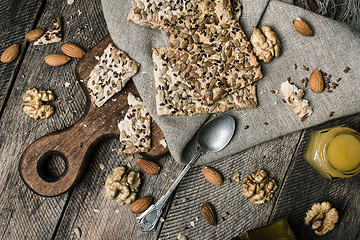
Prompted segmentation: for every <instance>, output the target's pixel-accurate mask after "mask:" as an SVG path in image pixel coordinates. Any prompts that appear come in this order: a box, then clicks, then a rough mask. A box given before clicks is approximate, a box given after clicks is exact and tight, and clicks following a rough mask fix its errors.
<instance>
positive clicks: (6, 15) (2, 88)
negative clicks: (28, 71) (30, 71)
mask: <svg viewBox="0 0 360 240" xmlns="http://www.w3.org/2000/svg"><path fill="white" fill-rule="evenodd" d="M44 2H45V1H43V0H31V1H15V0H5V1H1V2H0V16H1V23H0V55H1V54H2V53H3V51H5V49H6V48H7V47H9V46H10V45H12V44H15V43H17V44H19V45H20V49H21V52H20V54H19V57H18V58H17V59H16V60H15V61H14V62H12V63H10V64H4V63H1V62H0V116H1V115H2V112H3V107H4V103H5V101H6V98H7V97H8V93H10V91H11V88H12V85H13V84H14V81H15V78H16V76H17V74H18V71H19V67H20V65H21V63H22V59H23V57H24V54H25V52H26V49H27V47H28V44H27V43H26V41H25V34H26V33H27V32H28V31H30V30H31V29H32V28H33V26H35V24H36V21H37V16H38V15H39V14H40V12H41V9H42V5H43V4H44Z"/></svg>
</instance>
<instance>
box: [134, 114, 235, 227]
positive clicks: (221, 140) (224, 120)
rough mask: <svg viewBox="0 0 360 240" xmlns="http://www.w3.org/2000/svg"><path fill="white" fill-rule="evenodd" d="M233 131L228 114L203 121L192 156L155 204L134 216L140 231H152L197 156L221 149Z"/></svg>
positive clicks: (231, 120)
mask: <svg viewBox="0 0 360 240" xmlns="http://www.w3.org/2000/svg"><path fill="white" fill-rule="evenodd" d="M234 131H235V120H234V118H233V117H230V116H229V115H222V116H219V117H217V118H214V119H212V120H210V121H208V122H207V123H205V124H204V125H203V126H202V127H201V129H200V130H199V132H198V134H197V143H198V144H197V146H196V152H195V154H194V156H193V157H192V158H191V160H190V161H189V163H188V164H187V165H186V166H185V168H184V170H182V172H181V173H180V175H179V176H178V178H177V179H176V180H175V182H174V183H173V184H172V185H171V187H170V189H169V190H168V191H167V192H166V193H165V195H164V196H162V197H161V198H160V199H159V200H158V201H157V202H156V203H155V204H153V205H151V206H150V207H149V208H148V209H146V211H145V212H143V213H142V214H141V215H140V216H138V217H137V218H136V222H137V224H138V225H139V228H140V230H141V231H142V232H151V231H154V230H155V228H156V225H157V223H158V221H159V219H160V216H161V214H162V209H163V208H164V206H165V204H166V202H167V200H168V199H169V197H170V195H171V193H172V192H173V191H174V190H175V188H176V187H177V185H178V184H179V182H180V181H181V179H182V178H183V177H184V176H185V174H186V173H187V172H188V171H189V169H190V168H191V166H192V165H193V164H194V163H195V162H196V160H198V158H199V157H200V156H201V155H203V154H204V153H206V152H217V151H220V150H222V149H223V148H224V147H225V146H226V145H228V143H229V142H230V140H231V138H232V136H233V135H234Z"/></svg>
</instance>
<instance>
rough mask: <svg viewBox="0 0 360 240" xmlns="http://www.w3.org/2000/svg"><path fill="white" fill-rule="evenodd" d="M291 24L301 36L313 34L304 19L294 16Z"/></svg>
mask: <svg viewBox="0 0 360 240" xmlns="http://www.w3.org/2000/svg"><path fill="white" fill-rule="evenodd" d="M293 25H294V28H295V30H296V31H297V32H298V33H300V34H301V35H303V36H307V37H312V36H314V32H313V30H312V29H311V28H310V26H309V25H308V24H307V23H306V22H305V20H304V19H301V18H295V19H294V20H293Z"/></svg>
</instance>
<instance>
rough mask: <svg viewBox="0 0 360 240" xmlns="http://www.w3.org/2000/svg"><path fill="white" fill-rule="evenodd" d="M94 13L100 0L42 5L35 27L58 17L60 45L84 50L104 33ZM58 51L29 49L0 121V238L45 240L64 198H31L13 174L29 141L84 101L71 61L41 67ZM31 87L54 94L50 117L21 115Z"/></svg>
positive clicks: (70, 116)
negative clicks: (61, 34) (61, 24)
mask: <svg viewBox="0 0 360 240" xmlns="http://www.w3.org/2000/svg"><path fill="white" fill-rule="evenodd" d="M14 4H15V2H14ZM16 4H17V3H16ZM100 9H101V4H100V0H97V1H75V3H74V4H72V5H68V4H67V3H66V1H55V0H53V1H47V4H46V6H45V9H44V13H43V15H42V16H41V18H40V20H39V22H38V24H37V27H48V26H49V25H50V21H51V19H52V18H54V17H57V16H62V17H63V20H64V41H63V42H74V43H76V44H78V45H80V46H82V47H83V48H84V49H85V50H88V49H89V48H91V47H92V46H93V45H95V43H97V42H98V41H100V40H101V39H102V38H103V37H105V36H106V35H107V34H108V32H107V29H106V27H105V26H106V25H105V21H104V19H103V15H102V12H101V11H100ZM20 11H21V9H20ZM24 15H26V14H24ZM6 27H8V26H6ZM60 46H61V43H57V44H51V45H45V46H33V45H32V44H30V46H29V48H28V51H27V53H26V55H25V57H24V61H23V63H22V65H21V68H20V70H19V74H18V76H17V78H16V81H15V85H14V88H13V91H12V92H11V95H10V97H9V100H8V102H7V105H6V107H5V109H4V114H3V117H2V118H1V120H0V159H1V162H0V169H1V170H0V175H1V178H0V185H1V187H0V192H1V195H0V212H1V220H0V223H1V224H0V234H1V237H0V238H2V239H49V238H51V236H52V235H53V232H54V231H55V229H56V226H57V224H58V221H59V218H60V217H61V213H62V210H63V207H64V205H65V203H66V200H67V197H68V195H67V194H65V195H62V196H59V197H56V198H43V197H40V196H38V195H36V194H34V193H33V192H31V191H30V190H29V189H28V188H27V187H26V186H25V185H24V184H23V182H22V181H21V180H20V177H19V173H18V169H17V165H18V161H19V159H20V156H21V154H22V153H23V151H24V150H25V148H26V147H27V146H28V145H29V144H30V143H31V142H33V141H34V140H35V139H37V138H39V137H41V136H43V135H45V134H47V133H50V132H53V131H55V130H58V129H61V128H64V127H66V126H70V125H72V124H73V123H74V122H75V121H76V120H78V119H79V118H80V116H81V113H82V112H83V111H84V108H85V96H84V93H83V92H82V90H81V88H80V86H79V84H77V83H76V78H75V73H74V69H75V65H76V63H77V60H75V59H72V60H71V61H70V62H69V63H68V64H66V65H64V66H61V67H50V66H47V65H46V64H45V63H44V58H45V56H46V55H47V54H50V53H60V52H61V50H60ZM22 75H24V76H25V77H24V78H23V77H22ZM66 82H68V83H70V86H69V87H65V83H66ZM32 87H37V88H44V89H51V90H53V91H54V93H55V95H56V96H57V100H58V101H56V102H53V103H51V104H52V105H54V106H55V109H56V112H55V114H54V116H52V117H50V118H49V119H45V120H38V121H35V120H33V119H31V118H29V117H27V116H26V115H25V114H24V113H23V112H22V100H21V95H22V94H23V93H24V92H25V91H26V90H27V89H29V88H32Z"/></svg>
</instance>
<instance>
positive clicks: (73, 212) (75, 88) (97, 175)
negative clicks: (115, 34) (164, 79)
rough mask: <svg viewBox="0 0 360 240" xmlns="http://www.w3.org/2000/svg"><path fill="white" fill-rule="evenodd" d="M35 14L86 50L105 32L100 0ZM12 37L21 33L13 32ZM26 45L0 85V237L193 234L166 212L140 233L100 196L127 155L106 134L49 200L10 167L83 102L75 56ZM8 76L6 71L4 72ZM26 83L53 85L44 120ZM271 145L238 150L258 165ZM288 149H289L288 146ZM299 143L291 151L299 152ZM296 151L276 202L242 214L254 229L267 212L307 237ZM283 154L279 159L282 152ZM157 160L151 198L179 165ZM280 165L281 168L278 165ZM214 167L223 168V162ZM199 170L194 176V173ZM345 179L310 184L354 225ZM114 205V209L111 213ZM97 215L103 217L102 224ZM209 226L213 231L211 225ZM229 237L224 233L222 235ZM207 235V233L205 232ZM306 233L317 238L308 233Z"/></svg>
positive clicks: (351, 235) (145, 191) (129, 217)
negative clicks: (57, 21)
mask: <svg viewBox="0 0 360 240" xmlns="http://www.w3.org/2000/svg"><path fill="white" fill-rule="evenodd" d="M8 2H11V4H12V5H13V6H14V7H12V8H11V9H12V10H11V11H18V13H19V19H26V18H27V17H31V16H32V14H31V13H29V12H27V11H26V10H25V8H22V7H21V6H22V5H21V4H22V2H26V3H27V4H30V3H33V2H35V1H14V0H11V1H10V0H9V1H8ZM2 3H4V4H2ZM2 3H1V4H0V6H1V7H0V12H3V9H5V7H7V5H6V4H7V3H6V2H4V1H3V2H2ZM4 6H5V7H4ZM78 10H79V11H80V12H81V14H79V13H80V12H78ZM6 11H8V10H6ZM8 14H9V15H11V16H12V17H13V18H14V15H12V14H13V13H12V12H9V13H8ZM21 14H22V15H21ZM41 14H42V15H41V18H40V17H39V16H33V17H34V19H38V18H40V21H39V22H38V23H37V24H35V25H36V26H37V27H46V26H48V24H49V21H50V20H51V18H53V17H55V16H58V15H61V16H63V17H64V29H65V38H64V42H74V43H76V44H78V45H80V46H82V47H83V48H84V49H85V50H88V49H89V48H91V47H92V46H94V45H95V44H96V43H97V42H98V41H100V40H101V39H102V38H104V37H105V36H106V35H107V34H108V31H107V29H106V27H105V26H106V23H105V21H104V19H103V15H102V11H101V2H100V0H90V1H78V0H75V2H74V3H73V4H72V5H67V3H66V1H65V0H64V1H60V2H59V1H55V0H50V1H47V4H46V6H45V9H44V12H42V13H41ZM2 16H3V15H2ZM6 19H7V18H6ZM36 22H37V20H36ZM12 24H13V22H11V19H9V22H8V21H1V22H0V29H1V32H0V34H1V33H3V32H4V30H5V29H8V30H9V32H10V31H11V29H12V27H10V26H12ZM29 30H30V29H29ZM25 32H26V31H25ZM16 33H17V31H16ZM10 35H11V34H10ZM19 35H22V34H20V33H19ZM7 39H8V38H7V37H6V38H5V39H3V38H1V39H0V42H1V43H2V42H4V41H6V40H7ZM0 46H1V45H0ZM25 50H26V53H25V56H24V58H23V60H24V61H23V62H22V59H21V60H20V62H22V65H21V68H20V69H19V72H18V73H16V74H15V75H13V78H12V79H13V82H14V87H13V88H10V89H5V90H4V89H3V88H0V91H2V92H3V91H8V92H7V93H9V91H10V90H11V95H10V97H9V99H8V100H7V102H6V105H4V106H6V108H5V109H4V112H3V115H2V117H1V118H0V159H1V162H0V169H1V170H0V176H1V178H0V186H1V187H0V191H1V195H0V216H1V217H0V234H1V235H0V236H1V237H0V238H1V239H52V238H54V237H55V238H56V239H69V238H70V239H74V238H75V236H74V234H73V230H74V228H75V227H80V229H81V230H82V235H83V237H82V239H112V238H115V239H139V240H140V239H155V238H157V234H158V233H159V231H160V230H161V231H162V233H161V236H164V237H165V238H168V234H170V235H171V236H175V237H176V235H177V234H176V235H175V233H176V232H177V230H179V231H181V230H182V227H184V226H185V225H186V226H189V228H190V229H187V230H186V231H185V230H184V231H183V233H185V234H187V233H188V232H187V231H189V232H190V234H189V236H191V235H194V234H193V233H191V231H192V230H191V228H192V227H191V226H190V225H189V224H188V220H189V219H192V217H190V218H189V219H187V218H185V219H184V220H181V219H180V220H179V219H176V221H178V225H180V226H181V227H180V228H179V227H177V226H176V225H173V224H174V223H171V222H170V220H171V218H170V219H169V218H167V217H166V216H165V217H164V218H165V219H166V221H165V226H164V228H163V229H160V228H161V226H159V227H158V229H157V232H156V233H154V234H143V233H140V232H139V231H138V230H137V228H136V225H135V224H134V223H133V219H134V217H135V216H134V215H133V214H132V213H130V211H129V210H128V208H127V207H126V206H123V207H117V206H116V205H115V204H114V203H112V202H111V201H109V200H106V199H104V198H103V187H102V186H101V182H102V181H103V180H104V179H105V176H106V175H107V174H108V173H109V172H110V171H111V169H112V168H113V167H115V166H118V165H120V164H126V161H125V160H124V158H125V157H126V155H125V156H118V155H117V153H116V150H115V151H111V150H112V149H117V148H118V147H119V142H118V141H116V140H106V141H105V142H104V143H102V144H100V145H99V146H98V147H97V148H96V149H95V150H94V157H93V159H92V164H90V166H89V169H88V171H87V172H86V173H85V176H84V179H83V180H82V181H80V182H79V185H78V186H76V187H75V188H74V189H73V190H72V191H71V192H70V193H69V194H64V195H62V196H59V197H55V198H43V197H40V196H38V195H36V194H34V193H33V192H31V191H30V190H29V189H28V188H27V187H26V186H25V185H24V184H23V183H22V181H21V180H20V178H19V175H18V171H17V161H18V159H19V157H20V156H21V154H22V152H23V151H24V150H25V148H26V147H27V146H28V145H29V144H30V143H31V142H33V141H34V140H35V139H37V138H39V137H41V136H43V135H46V134H47V133H50V132H53V131H56V130H58V129H62V128H65V127H67V126H71V125H72V124H74V123H75V122H76V121H77V120H78V119H79V118H80V117H81V115H82V113H83V112H84V110H85V105H86V104H85V102H86V98H85V95H84V93H83V91H82V90H81V87H80V85H79V84H78V83H77V81H76V78H75V74H74V71H73V70H74V68H75V65H76V63H77V60H75V59H73V60H71V62H70V63H68V64H67V65H65V66H62V67H59V68H50V67H48V66H46V65H45V64H44V62H43V58H44V57H45V55H46V54H49V53H54V52H57V53H59V52H61V51H60V45H59V44H53V45H49V46H46V47H44V46H42V47H34V46H32V45H29V48H28V49H26V48H25ZM1 51H2V48H0V52H1ZM18 66H19V65H18ZM0 67H1V66H0ZM15 72H16V71H15ZM11 74H13V73H11ZM11 74H10V75H9V76H11ZM22 75H24V76H25V77H24V78H22V77H21V76H22ZM0 76H1V81H3V77H2V76H5V75H4V74H0ZM65 82H69V83H70V84H71V85H70V87H68V88H65V87H64V84H65ZM31 87H39V88H40V87H42V88H49V89H52V90H54V92H55V94H56V95H57V97H58V99H57V101H56V102H54V103H52V104H53V105H54V106H55V108H56V113H55V115H54V116H53V117H51V118H50V119H47V120H40V121H34V120H32V119H29V118H28V117H26V116H25V115H24V114H23V113H22V111H21V105H22V103H21V95H22V93H23V92H24V91H26V90H27V89H28V88H31ZM356 121H357V122H359V119H358V118H357V120H356ZM324 126H325V125H324ZM356 126H358V125H356ZM322 127H323V126H320V128H322ZM358 130H359V128H358ZM302 139H303V140H302V145H304V144H305V143H306V137H305V138H302ZM277 143H278V141H277V140H274V141H270V142H267V143H265V144H262V145H260V146H261V147H260V146H258V147H255V148H251V149H249V150H247V151H245V155H246V156H249V159H257V160H258V161H259V162H258V163H257V164H259V165H256V166H255V165H254V166H255V167H260V166H263V165H262V163H263V161H264V160H260V158H261V156H262V153H266V152H267V153H268V154H266V155H267V156H271V155H270V154H271V152H272V151H271V148H272V147H276V144H277ZM274 144H275V145H274ZM280 144H284V147H285V148H286V147H287V145H285V143H284V142H281V143H280ZM259 147H260V148H259ZM289 147H290V148H291V149H292V150H294V146H293V145H291V144H290V145H289ZM109 149H110V151H109ZM266 149H267V150H266ZM291 149H290V150H289V151H291ZM300 149H301V147H300ZM300 149H299V151H298V152H300V151H301V150H300ZM258 151H260V152H258ZM298 152H297V153H296V154H297V156H294V157H293V161H292V162H293V163H294V164H295V165H292V164H293V163H291V165H290V167H291V168H290V169H289V170H287V172H288V173H290V175H288V178H285V180H284V181H282V183H283V187H282V190H281V192H279V193H278V194H277V195H276V196H275V197H278V200H277V199H274V200H275V201H276V205H275V207H274V208H273V209H272V211H271V213H272V214H269V211H268V210H267V209H266V211H264V212H262V211H260V210H259V211H250V212H248V214H249V215H251V216H256V218H251V216H246V217H248V221H249V222H250V224H252V226H253V227H257V226H260V225H262V224H265V222H266V221H265V220H264V219H268V218H269V220H268V221H269V222H271V221H272V220H276V219H279V218H282V217H287V218H288V219H289V221H290V224H291V225H292V226H296V227H300V228H299V229H300V230H298V231H295V233H296V234H297V236H298V238H299V239H306V238H300V237H299V236H301V235H299V231H301V230H302V228H303V227H304V226H301V225H300V224H302V220H301V219H302V217H300V218H299V217H298V216H293V215H296V214H297V212H296V208H297V204H300V209H299V211H298V213H299V214H303V210H304V209H305V206H303V205H301V200H299V199H298V195H296V197H293V196H291V194H297V193H298V192H300V191H302V190H304V189H303V188H298V183H297V182H296V181H298V180H296V179H298V178H299V176H302V174H304V173H305V174H306V175H305V176H310V175H311V176H314V175H313V174H309V173H308V172H307V171H313V170H312V169H311V168H309V167H304V166H303V167H304V168H302V167H301V166H300V168H298V166H297V165H296V164H297V163H304V162H302V161H301V160H299V162H298V160H297V159H298V158H299V153H298ZM241 154H244V152H242V153H240V155H241ZM286 156H288V154H286ZM137 157H139V156H137ZM234 157H235V156H234ZM283 158H285V157H284V156H283ZM266 159H268V160H272V158H268V157H267V158H266ZM299 159H301V158H299ZM246 160H247V158H242V157H241V156H240V160H239V161H240V162H237V161H235V162H234V160H229V162H230V163H234V164H235V165H231V164H230V163H229V164H227V165H226V166H225V168H226V169H227V170H225V174H224V175H225V176H231V175H232V173H230V172H231V170H232V169H233V170H234V171H235V170H236V169H235V168H236V167H237V166H238V165H239V166H240V164H241V163H242V164H245V163H246ZM295 160H296V161H295ZM158 162H159V164H160V165H161V167H162V170H161V172H160V175H158V176H145V175H144V174H143V177H144V185H143V187H142V189H141V196H146V195H152V196H154V197H155V200H156V199H158V197H159V196H160V195H161V194H162V193H163V192H165V190H166V189H167V188H168V186H169V185H170V183H171V180H172V179H174V178H175V176H176V175H177V174H178V172H179V171H180V170H181V166H179V165H178V164H177V163H176V162H173V161H172V159H171V158H168V156H167V155H166V156H164V157H163V158H162V159H160V160H158ZM100 163H103V164H105V166H106V167H105V169H104V171H101V170H100V169H99V164H100ZM131 164H132V165H134V162H132V163H131ZM213 164H214V165H213V166H215V167H217V165H216V164H218V162H214V163H213ZM260 164H261V165H260ZM268 164H270V163H268ZM57 167H58V166H57ZM220 167H221V166H220ZM284 168H286V167H285V165H284ZM199 169H200V168H197V170H196V171H199ZM219 169H220V170H221V171H223V170H222V168H219ZM242 169H243V170H244V171H241V172H242V173H243V174H245V172H247V171H248V170H249V169H245V167H244V168H242ZM194 171H195V169H194ZM194 174H197V173H194ZM199 174H200V176H201V173H199ZM242 177H244V176H242ZM197 179H198V178H195V179H192V178H190V177H189V178H187V179H186V181H187V183H186V184H187V185H184V187H181V189H179V190H180V191H179V192H178V193H177V195H176V199H175V202H174V203H173V204H172V208H173V209H172V210H171V214H172V215H171V217H174V216H175V215H174V214H175V211H176V210H179V209H180V210H181V209H182V208H181V206H179V205H181V204H183V203H182V201H183V200H184V198H183V197H182V196H186V195H187V192H189V191H190V188H188V186H194V185H197V184H199V182H197V181H196V180H197ZM277 180H279V179H277ZM279 181H280V180H279ZM309 181H310V180H307V181H306V182H309ZM348 181H350V182H351V183H350V184H349V182H348ZM306 182H305V181H304V182H302V184H300V185H305V183H306ZM321 183H322V182H321ZM321 183H320V184H321ZM344 183H345V184H343V183H341V184H339V185H337V183H336V182H335V183H334V185H337V187H334V186H333V185H332V184H327V183H326V181H325V185H324V186H320V185H319V184H317V185H316V184H315V185H316V187H317V188H320V191H317V193H316V194H318V195H317V196H320V195H321V196H330V197H331V198H333V199H335V201H334V202H335V203H334V204H336V205H339V204H340V205H341V204H344V205H341V206H343V208H342V213H341V216H340V217H343V215H346V218H345V219H352V221H353V222H354V223H357V224H358V223H359V215H360V214H359V212H358V211H359V209H360V207H359V199H358V198H357V199H355V200H354V199H353V198H351V197H349V196H352V195H351V193H350V191H354V188H353V187H349V186H351V184H352V185H355V186H358V185H359V184H358V183H359V176H358V177H356V178H353V179H348V180H344ZM202 184H204V183H202ZM234 186H235V185H234ZM310 187H311V190H316V187H315V186H313V185H310ZM328 187H330V190H329V192H328V193H326V194H325V193H324V192H325V191H327V189H328ZM342 187H344V189H342ZM339 188H340V189H339ZM236 189H237V190H238V191H239V192H240V190H241V188H240V187H239V186H237V187H236ZM298 190H299V191H298ZM305 190H306V189H305ZM355 190H356V191H358V188H357V189H356V188H355ZM335 191H339V192H340V195H339V196H340V198H339V199H337V198H336V197H333V196H335V195H336V194H337V193H336V192H335ZM347 191H349V193H346V192H347ZM239 192H237V194H238V196H240V193H239ZM283 192H284V193H283ZM315 192H316V191H315ZM285 193H286V194H285ZM305 193H307V192H305ZM189 194H190V196H196V195H195V194H192V193H189ZM226 194H233V192H231V191H229V192H228V193H226ZM312 194H313V195H314V194H315V193H314V192H312ZM322 194H324V195H322ZM313 195H311V196H313ZM215 197H216V196H215ZM215 197H214V198H215ZM224 197H227V195H225V196H224ZM209 198H212V196H209ZM217 198H219V197H217ZM220 200H221V201H222V202H223V203H224V204H223V205H224V206H225V205H226V204H225V201H224V199H220ZM274 200H273V201H274ZM311 200H312V199H311ZM320 200H322V199H320V197H319V201H320ZM191 201H195V200H192V199H190V200H189V202H191ZM287 201H292V202H291V203H290V204H289V203H287ZM351 201H355V203H354V204H355V205H356V207H355V208H354V207H353V205H351V204H350V203H351ZM230 203H232V202H230ZM235 203H236V202H235ZM286 203H287V205H286ZM105 205H108V206H105ZM227 205H230V204H227ZM99 206H100V207H99ZM103 206H104V207H103ZM236 206H237V209H240V210H239V211H245V210H244V209H246V206H241V205H239V204H238V205H236ZM273 206H274V205H273ZM348 206H349V207H348ZM187 207H188V208H190V209H192V208H194V209H195V208H196V206H195V205H191V206H190V205H187ZM227 207H229V206H227ZM306 208H307V206H306ZM94 209H98V210H100V212H95V211H94ZM216 209H217V210H218V211H220V212H221V210H222V208H221V207H220V208H219V205H217V206H216ZM116 210H119V211H118V212H117V211H116ZM356 210H357V212H356ZM95 213H96V214H95ZM191 214H192V213H191ZM236 214H239V215H236V218H237V219H239V221H240V222H238V221H234V222H232V221H231V222H228V219H229V217H227V216H224V217H225V219H226V221H225V223H226V222H228V224H227V225H229V228H231V227H232V226H234V229H232V230H231V231H229V234H228V233H226V232H225V231H224V230H221V228H223V227H224V225H225V224H224V223H221V224H222V225H221V228H219V227H217V228H214V229H216V230H217V231H222V232H224V236H225V237H222V238H221V239H230V237H232V236H235V235H238V234H243V232H244V231H245V230H247V229H245V227H244V231H243V230H241V231H240V228H241V224H240V223H241V221H242V217H243V216H242V215H240V212H239V213H236ZM165 215H166V214H165ZM234 215H235V214H234ZM169 216H170V215H169ZM191 216H195V215H191ZM221 216H222V215H221ZM221 216H220V217H221ZM229 216H230V218H233V217H234V216H233V215H232V214H231V215H229ZM347 216H349V218H347ZM350 216H351V217H350ZM253 219H255V220H253ZM103 220H104V223H103V222H102V221H103ZM200 220H201V216H200V215H199V221H200ZM220 221H221V219H220ZM170 223H171V224H170ZM346 223H347V222H345V223H344V224H346ZM169 224H170V225H169ZM297 224H298V225H297ZM235 225H236V226H235ZM350 225H351V226H353V224H352V223H350ZM358 225H359V224H358ZM169 226H172V227H173V229H170V228H169ZM201 226H202V225H199V224H198V221H195V227H196V228H197V229H198V230H196V231H199V234H201V235H200V236H202V235H203V233H204V231H205V230H206V229H207V228H204V229H205V230H204V231H203V232H201V233H200V229H201V228H199V227H201ZM345 227H346V226H345ZM236 228H237V229H236ZM346 229H348V228H346ZM211 230H212V231H213V229H211ZM306 231H308V230H306ZM225 234H226V235H225ZM309 234H310V232H306V233H304V236H310V235H309ZM337 234H339V233H337ZM337 234H336V235H335V239H336V238H337V239H345V240H346V239H351V240H353V239H359V230H358V228H356V229H353V230H351V229H350V230H349V232H346V233H344V235H337ZM228 235H231V236H229V237H228ZM198 238H199V236H197V235H196V238H195V239H198ZM204 239H206V237H204ZM209 239H213V238H212V237H209ZM309 239H319V238H316V237H315V236H314V235H311V236H310V237H309ZM321 239H331V240H332V239H334V238H329V237H327V236H325V237H321Z"/></svg>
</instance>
